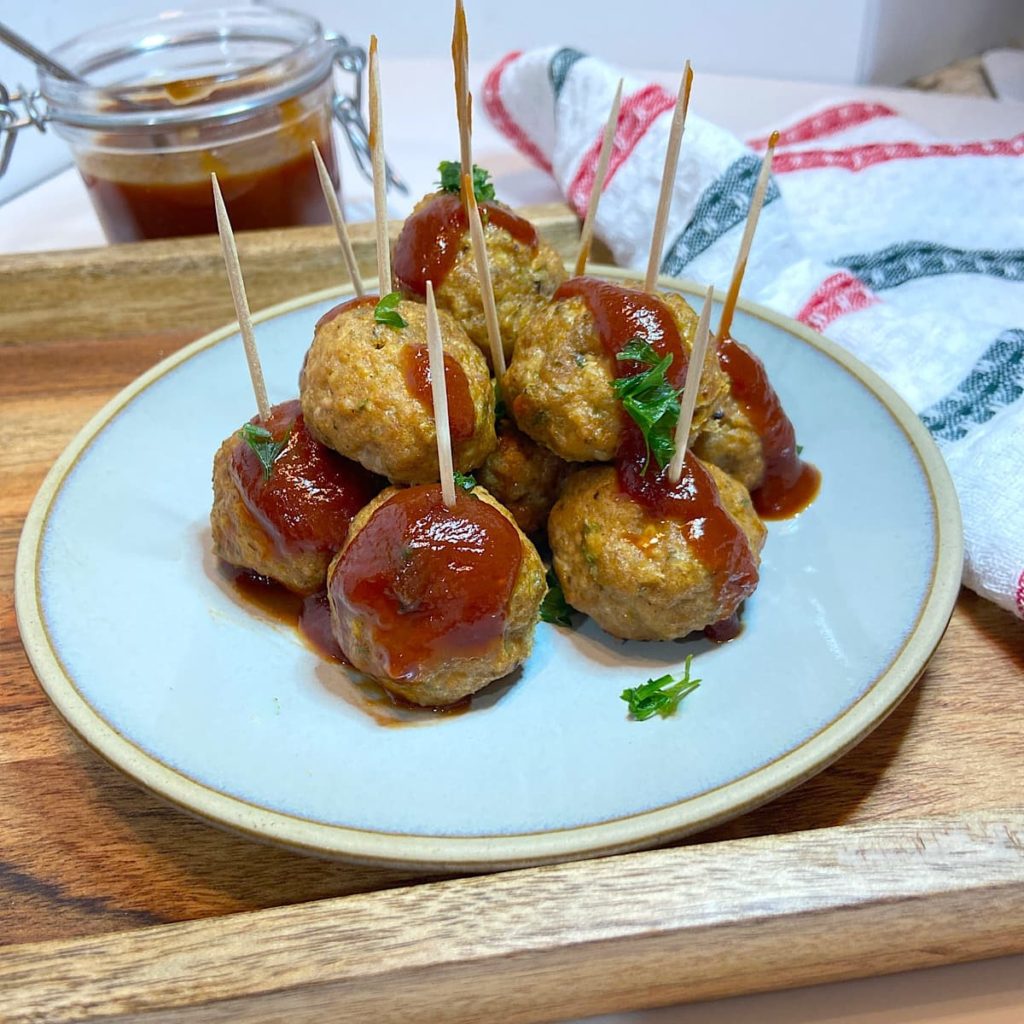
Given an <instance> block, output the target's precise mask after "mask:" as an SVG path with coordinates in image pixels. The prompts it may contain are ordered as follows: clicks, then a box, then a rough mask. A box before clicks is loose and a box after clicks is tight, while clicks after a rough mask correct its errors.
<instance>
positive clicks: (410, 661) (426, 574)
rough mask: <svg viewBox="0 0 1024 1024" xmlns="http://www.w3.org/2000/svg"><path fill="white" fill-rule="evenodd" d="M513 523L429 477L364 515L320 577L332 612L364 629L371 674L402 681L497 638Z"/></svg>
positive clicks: (516, 554)
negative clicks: (326, 576)
mask: <svg viewBox="0 0 1024 1024" xmlns="http://www.w3.org/2000/svg"><path fill="white" fill-rule="evenodd" d="M522 554H523V549H522V543H521V541H520V540H519V535H518V533H517V532H516V529H515V527H514V526H513V525H512V524H511V523H510V522H509V521H508V520H507V519H506V518H505V516H503V515H502V514H501V513H500V512H499V511H498V510H497V509H495V508H494V507H493V506H491V505H489V504H487V503H486V502H484V501H481V500H480V499H479V498H476V497H474V496H473V495H471V494H466V493H465V492H463V491H461V490H460V491H458V493H457V497H456V504H455V508H453V509H449V508H448V507H447V506H446V505H445V504H444V501H443V500H442V497H441V487H440V485H439V484H427V485H422V486H417V487H409V488H406V489H405V490H402V491H399V492H398V493H397V494H395V495H394V496H393V497H391V498H390V499H389V500H388V501H386V502H385V503H384V504H383V505H381V506H380V507H379V508H378V509H377V510H376V511H375V512H374V513H373V515H372V516H371V517H370V519H369V521H368V522H367V523H366V525H365V526H364V527H363V528H362V529H361V530H360V531H359V533H358V534H357V535H356V536H355V537H354V538H353V539H352V542H351V543H350V544H349V546H348V547H347V548H346V549H345V552H344V554H343V555H342V556H341V558H340V559H339V560H338V563H337V565H336V567H335V570H334V573H333V574H332V576H331V579H330V581H329V584H328V586H329V588H330V592H331V599H332V601H333V603H334V605H335V608H336V609H337V610H338V614H339V615H346V614H347V615H352V616H355V617H358V618H361V619H362V620H364V621H365V622H366V623H367V624H368V627H369V630H370V639H371V641H372V643H373V647H374V656H375V658H376V659H377V661H378V664H377V665H376V666H375V668H376V672H375V673H374V674H377V675H380V676H381V677H387V678H391V679H395V680H412V679H414V678H415V677H416V675H417V674H418V673H419V672H420V671H422V670H429V669H431V668H433V667H435V666H438V665H440V664H443V663H444V662H445V661H446V660H448V659H449V658H467V657H475V656H480V655H484V654H486V653H487V652H488V651H489V650H490V649H491V648H492V646H493V645H494V644H499V643H501V638H502V635H503V634H504V631H505V619H506V615H507V611H508V602H509V598H510V597H511V595H512V590H513V587H514V586H515V581H516V578H517V576H518V574H519V566H520V563H521V561H522Z"/></svg>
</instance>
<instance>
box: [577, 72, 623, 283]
mask: <svg viewBox="0 0 1024 1024" xmlns="http://www.w3.org/2000/svg"><path fill="white" fill-rule="evenodd" d="M621 103H622V79H621V78H620V79H619V84H618V87H617V88H616V89H615V96H614V97H613V98H612V108H611V110H609V111H608V120H607V121H606V122H605V126H604V138H603V139H601V152H600V154H599V155H598V158H597V170H596V171H595V173H594V185H593V187H592V188H591V190H590V198H589V199H588V200H587V215H586V217H584V218H583V230H582V231H580V251H579V253H578V255H577V256H576V276H577V277H580V276H582V274H583V272H584V270H586V269H587V259H588V258H589V257H590V245H591V242H592V241H593V238H594V221H595V220H596V219H597V204H598V201H599V200H600V198H601V193H602V192H603V191H604V181H605V178H606V177H607V176H608V161H609V160H610V159H611V156H612V143H613V141H614V139H615V129H616V128H617V127H618V124H619V106H620V104H621Z"/></svg>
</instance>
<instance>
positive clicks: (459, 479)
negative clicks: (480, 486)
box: [455, 470, 476, 493]
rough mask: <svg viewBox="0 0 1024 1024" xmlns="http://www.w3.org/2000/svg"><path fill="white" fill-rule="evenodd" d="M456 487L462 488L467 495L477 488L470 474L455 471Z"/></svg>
mask: <svg viewBox="0 0 1024 1024" xmlns="http://www.w3.org/2000/svg"><path fill="white" fill-rule="evenodd" d="M455 486H456V487H461V488H462V490H464V491H466V492H467V493H468V492H470V491H472V490H473V488H474V487H476V480H475V479H474V478H473V477H472V476H470V474H469V473H460V472H459V471H458V470H455Z"/></svg>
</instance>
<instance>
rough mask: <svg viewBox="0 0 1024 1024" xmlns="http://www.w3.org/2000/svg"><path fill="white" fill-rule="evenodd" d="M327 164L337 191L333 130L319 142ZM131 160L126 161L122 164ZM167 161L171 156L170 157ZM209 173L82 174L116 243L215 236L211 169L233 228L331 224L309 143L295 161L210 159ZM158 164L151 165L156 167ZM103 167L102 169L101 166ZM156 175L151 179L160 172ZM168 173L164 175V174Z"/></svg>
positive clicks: (105, 228)
mask: <svg viewBox="0 0 1024 1024" xmlns="http://www.w3.org/2000/svg"><path fill="white" fill-rule="evenodd" d="M317 144H318V146H319V147H320V152H321V154H322V155H323V158H324V163H325V164H326V165H327V170H328V172H329V173H330V175H331V180H332V181H333V182H334V183H335V186H337V183H338V170H337V163H336V160H335V154H334V144H333V142H332V141H331V136H330V133H329V132H328V134H326V135H321V136H320V137H318V138H317ZM130 159H132V157H131V156H130V155H129V156H125V157H124V158H123V160H124V161H128V160H130ZM167 159H173V158H171V157H168V158H167ZM207 163H208V164H209V167H208V168H204V169H205V170H206V171H207V173H204V174H201V175H199V176H198V177H196V178H195V179H192V180H186V181H175V180H167V181H161V180H160V179H159V177H154V178H152V179H150V180H145V181H122V180H118V179H117V177H116V175H117V173H118V166H119V165H118V164H117V163H116V162H115V161H113V160H112V161H111V169H110V177H107V176H106V175H105V174H103V173H96V171H87V170H85V169H83V170H82V179H83V181H84V182H85V187H86V189H87V190H88V192H89V198H90V199H91V200H92V204H93V206H94V207H95V208H96V213H97V215H98V217H99V219H100V223H101V224H102V225H103V231H104V234H106V236H107V238H108V240H109V241H111V242H137V241H140V240H141V239H144V238H177V237H180V236H182V235H209V234H216V233H217V216H216V213H215V212H214V207H213V193H212V191H211V189H210V176H209V173H208V172H209V171H216V172H217V179H218V181H219V182H220V187H221V191H222V193H223V195H224V203H225V205H226V206H227V211H228V217H229V218H230V219H231V226H232V227H233V228H234V229H235V231H252V230H257V229H262V228H283V227H292V226H295V225H300V224H327V223H329V221H330V214H329V213H328V210H327V203H326V202H325V201H324V197H323V193H322V191H321V189H320V179H319V178H318V176H317V172H316V164H315V163H314V160H313V153H312V149H311V147H310V145H309V142H308V141H307V142H306V144H305V145H304V146H302V147H300V148H299V151H298V153H297V154H296V155H295V156H293V157H291V158H290V159H285V160H281V161H278V162H275V163H271V164H269V165H267V166H263V167H259V168H257V169H255V170H252V171H247V172H244V173H242V172H233V171H232V170H231V169H230V166H229V165H225V164H223V163H222V162H221V161H220V160H217V159H216V158H215V157H213V155H212V154H211V156H210V159H209V160H208V161H207ZM158 167H159V165H158V164H154V168H158ZM98 168H103V169H105V165H98ZM158 173H159V171H158V170H156V169H155V170H154V175H156V174H158ZM164 173H167V172H164Z"/></svg>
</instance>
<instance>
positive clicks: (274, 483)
mask: <svg viewBox="0 0 1024 1024" xmlns="http://www.w3.org/2000/svg"><path fill="white" fill-rule="evenodd" d="M250 422H251V423H252V424H254V425H260V426H263V427H264V428H265V429H267V430H268V431H269V432H270V434H271V436H272V437H273V439H274V441H275V442H278V443H279V442H281V441H285V445H284V448H283V449H282V450H281V453H280V454H279V455H278V456H277V458H276V459H275V460H274V464H273V468H272V470H271V472H270V474H269V475H267V474H266V473H265V472H264V469H263V465H262V463H261V462H260V460H259V458H258V457H257V455H256V452H255V451H253V449H252V447H251V446H250V445H249V444H246V443H240V444H237V445H235V447H234V449H233V451H232V453H231V478H232V480H233V481H234V483H235V486H236V487H237V488H238V492H239V494H240V495H241V497H242V500H243V501H244V502H245V506H246V508H248V510H249V512H250V513H251V514H252V516H253V518H254V519H256V521H257V522H258V523H259V524H260V526H262V527H263V529H264V530H265V531H266V533H267V535H268V536H269V537H270V538H271V539H272V540H273V542H274V544H275V545H276V547H277V548H278V550H279V551H280V552H281V553H282V554H298V553H302V552H307V551H322V552H334V551H337V550H338V549H339V548H340V547H341V545H342V544H343V543H344V542H345V537H346V535H347V534H348V524H349V522H350V521H351V519H352V517H353V516H354V515H355V514H356V512H358V511H359V509H361V508H362V507H363V506H364V505H365V504H366V503H367V502H368V501H369V500H370V499H371V498H372V497H373V496H374V495H375V494H377V493H378V491H380V489H381V487H382V486H383V483H384V482H383V481H382V480H381V479H380V477H378V476H375V475H374V474H373V473H370V472H368V471H367V470H365V469H363V467H362V466H360V465H359V464H358V463H356V462H352V461H351V460H349V459H346V458H343V457H342V456H340V455H338V454H337V452H333V451H331V449H329V448H327V447H325V446H324V445H322V444H320V443H319V442H318V441H316V440H314V439H313V438H312V437H311V436H310V434H309V432H308V431H307V430H306V425H305V422H304V421H303V418H302V409H301V406H300V404H299V401H298V399H293V400H292V401H290V402H284V403H283V404H281V405H275V406H274V407H273V409H272V410H271V414H270V420H269V422H267V423H263V424H260V422H259V418H258V417H254V418H253V419H252V420H251V421H250Z"/></svg>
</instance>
